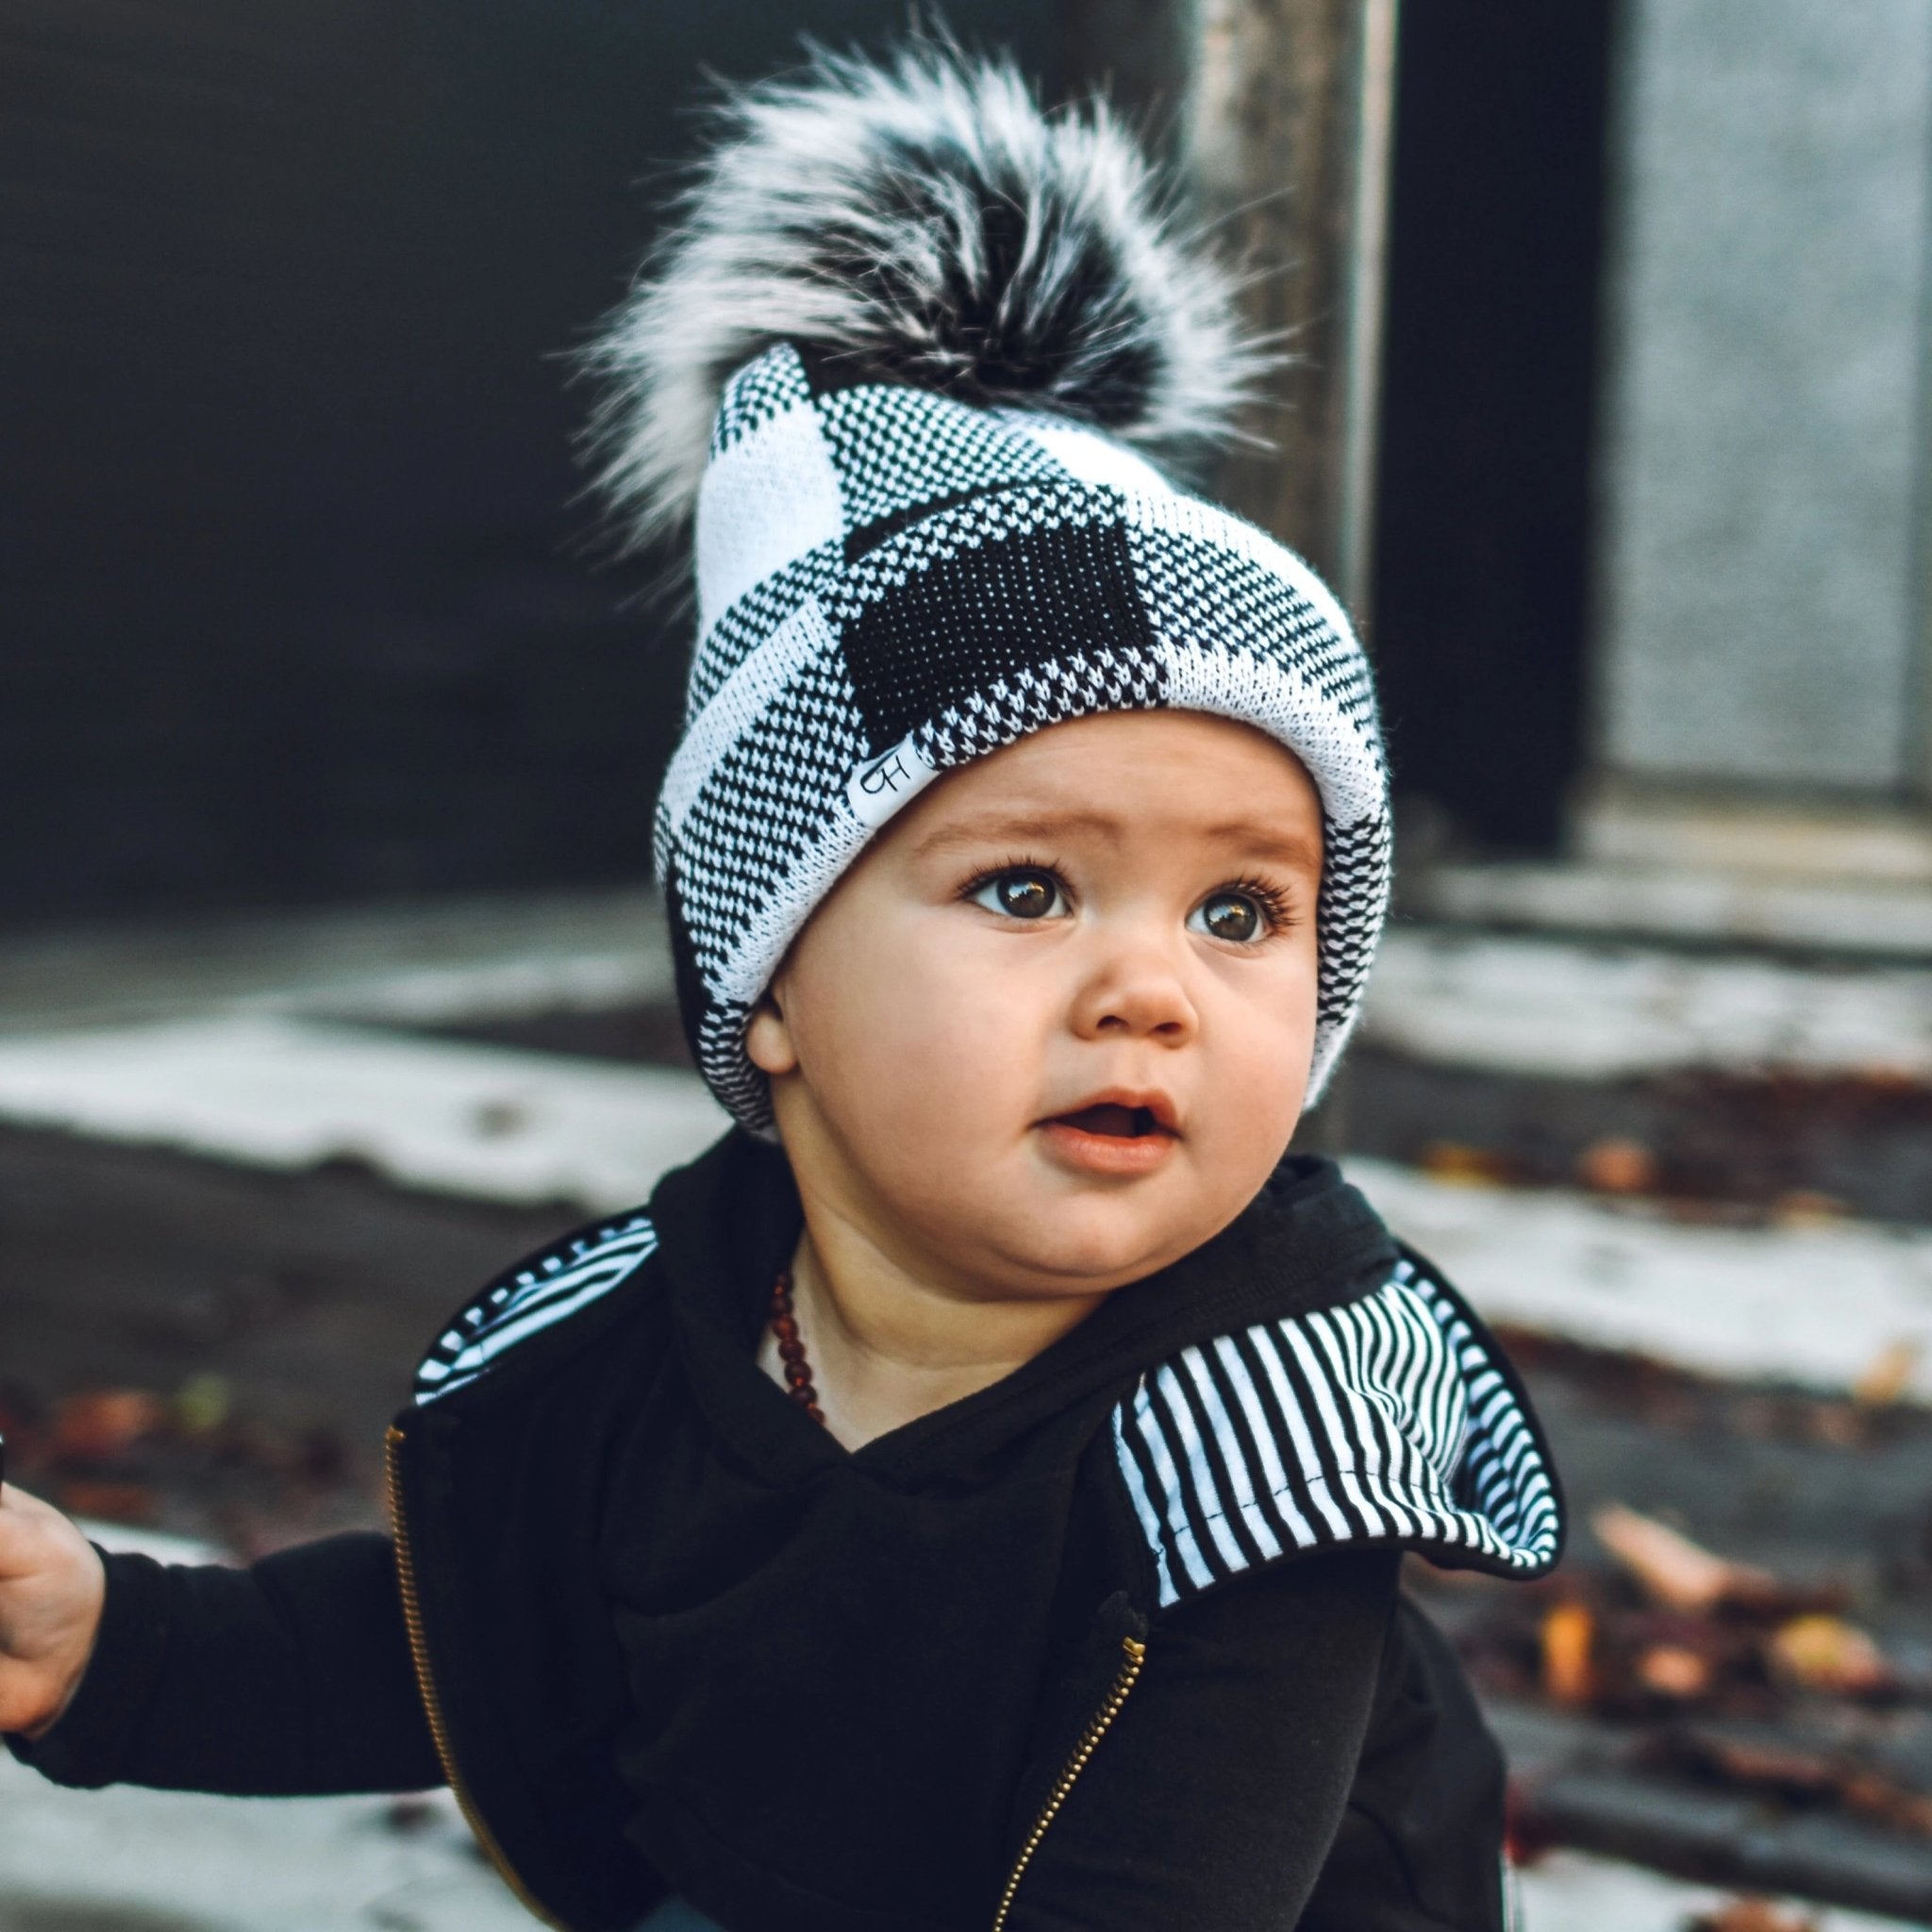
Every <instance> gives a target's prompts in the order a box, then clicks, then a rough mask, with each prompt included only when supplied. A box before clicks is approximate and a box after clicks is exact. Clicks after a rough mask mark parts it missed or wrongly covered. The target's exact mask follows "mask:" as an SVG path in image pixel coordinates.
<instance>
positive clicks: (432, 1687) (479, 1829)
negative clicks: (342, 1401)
mask: <svg viewBox="0 0 1932 1932" xmlns="http://www.w3.org/2000/svg"><path fill="white" fill-rule="evenodd" d="M402 1441H403V1432H402V1430H401V1429H399V1428H397V1427H396V1426H395V1425H394V1424H391V1425H390V1429H389V1433H388V1435H386V1436H385V1437H384V1438H383V1444H382V1451H383V1454H382V1463H383V1474H384V1478H385V1482H386V1486H387V1489H388V1491H389V1520H390V1529H391V1535H392V1536H393V1538H394V1541H395V1549H396V1578H397V1580H398V1581H399V1582H400V1583H401V1585H402V1587H403V1622H404V1624H405V1625H406V1626H407V1627H408V1632H409V1655H410V1657H412V1658H413V1659H414V1660H415V1665H416V1688H417V1689H418V1691H421V1693H422V1697H423V1710H424V1714H425V1716H426V1717H427V1718H428V1720H429V1735H430V1737H431V1738H432V1739H433V1740H435V1743H436V1755H437V1757H439V1758H440V1759H441V1763H442V1774H443V1776H444V1777H445V1778H447V1779H448V1780H449V1788H450V1790H452V1791H454V1792H455V1793H456V1800H457V1804H458V1807H460V1808H461V1811H462V1814H463V1818H464V1821H465V1822H466V1823H467V1824H468V1825H469V1827H470V1829H471V1831H472V1832H474V1833H475V1838H476V1842H477V1843H478V1844H479V1845H481V1846H482V1847H483V1850H484V1852H485V1854H486V1855H487V1856H488V1857H489V1859H490V1862H491V1864H492V1865H494V1866H495V1867H496V1871H497V1875H498V1876H499V1877H501V1878H502V1880H503V1882H504V1883H505V1884H506V1885H508V1887H509V1889H510V1890H512V1891H513V1892H515V1893H516V1895H517V1898H518V1900H519V1902H520V1903H521V1904H522V1905H523V1906H524V1907H525V1909H526V1910H527V1911H529V1912H531V1913H533V1914H535V1916H536V1917H538V1918H539V1919H541V1920H542V1922H543V1923H544V1924H546V1925H554V1926H555V1927H556V1928H557V1932H570V1928H569V1927H568V1926H566V1925H565V1924H564V1923H563V1921H562V1920H561V1919H559V1918H558V1917H557V1916H556V1915H555V1914H554V1913H553V1912H551V1911H549V1910H547V1909H546V1908H545V1907H542V1906H541V1905H539V1904H538V1902H537V1901H536V1899H535V1898H533V1897H532V1896H531V1894H530V1890H529V1888H528V1887H527V1886H526V1885H525V1883H524V1881H523V1879H522V1878H521V1877H519V1876H518V1875H517V1871H516V1868H515V1867H514V1866H513V1865H512V1864H511V1863H510V1861H509V1860H508V1858H507V1857H505V1856H504V1852H503V1847H502V1846H501V1845H500V1844H498V1843H497V1841H496V1834H495V1833H494V1832H492V1831H491V1829H490V1827H489V1825H487V1824H485V1823H484V1822H483V1814H482V1813H481V1812H480V1811H479V1810H478V1809H477V1808H476V1804H475V1799H473V1798H472V1797H471V1795H470V1791H469V1787H468V1786H467V1785H465V1784H464V1783H463V1780H462V1776H461V1774H459V1773H458V1770H457V1758H456V1753H455V1752H454V1751H453V1750H452V1749H451V1748H450V1741H449V1726H448V1724H446V1723H445V1722H444V1721H443V1715H442V1701H441V1698H440V1697H439V1696H438V1695H437V1692H436V1680H435V1678H434V1677H432V1676H431V1675H430V1674H429V1641H428V1639H427V1638H426V1637H425V1634H424V1629H423V1606H422V1603H421V1601H420V1599H419V1598H418V1596H417V1593H416V1558H415V1555H414V1552H413V1551H411V1549H410V1547H409V1531H408V1519H407V1516H406V1514H405V1511H404V1508H403V1475H402V1465H401V1460H400V1452H401V1449H402Z"/></svg>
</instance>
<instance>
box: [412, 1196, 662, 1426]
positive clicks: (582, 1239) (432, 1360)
mask: <svg viewBox="0 0 1932 1932" xmlns="http://www.w3.org/2000/svg"><path fill="white" fill-rule="evenodd" d="M657 1252H658V1230H657V1228H656V1227H655V1226H653V1225H652V1224H651V1221H650V1218H649V1217H648V1216H647V1215H643V1214H632V1215H627V1216H625V1218H624V1219H623V1220H621V1221H617V1222H613V1223H612V1224H610V1225H608V1226H607V1227H601V1228H598V1229H597V1230H596V1231H595V1232H593V1233H591V1234H588V1235H579V1236H575V1237H573V1238H572V1239H571V1240H569V1241H564V1242H563V1243H561V1244H560V1245H558V1247H555V1248H552V1249H550V1250H549V1251H548V1252H547V1253H545V1254H542V1255H540V1256H538V1257H537V1258H536V1259H535V1260H533V1261H531V1262H530V1263H529V1264H528V1265H526V1266H524V1267H521V1268H519V1269H517V1270H516V1271H515V1273H513V1274H509V1275H507V1276H505V1277H504V1278H503V1279H502V1280H499V1281H494V1282H492V1283H491V1285H490V1286H489V1287H488V1288H486V1289H485V1290H484V1291H483V1292H482V1293H481V1294H479V1295H478V1296H477V1297H476V1298H475V1301H473V1302H471V1303H470V1304H469V1305H468V1306H467V1307H463V1308H461V1309H459V1310H458V1313H457V1315H456V1317H455V1319H454V1320H453V1321H452V1322H451V1323H450V1324H449V1326H448V1327H447V1328H445V1329H444V1330H443V1332H442V1333H441V1335H440V1336H438V1338H437V1340H436V1343H435V1346H434V1347H432V1348H431V1349H430V1351H429V1353H428V1354H427V1355H426V1356H425V1357H424V1358H423V1360H422V1362H421V1363H420V1364H419V1366H418V1367H417V1370H416V1386H415V1399H416V1402H417V1404H418V1405H419V1406H421V1405H422V1404H424V1403H429V1402H434V1401H435V1400H436V1399H437V1398H438V1397H439V1396H442V1395H448V1394H450V1393H451V1392H452V1391H455V1390H458V1389H461V1388H463V1387H465V1386H466V1385H467V1384H469V1383H471V1382H474V1381H475V1379H476V1377H477V1376H478V1375H480V1374H484V1373H485V1372H486V1371H487V1370H488V1369H489V1368H490V1366H491V1363H492V1362H494V1361H495V1360H496V1359H497V1357H499V1356H501V1355H502V1353H503V1352H504V1351H505V1350H506V1349H508V1348H512V1347H514V1346H515V1345H516V1344H517V1343H518V1342H520V1341H528V1340H529V1339H530V1338H531V1337H532V1336H533V1335H540V1334H541V1333H542V1332H543V1330H544V1329H546V1328H549V1327H552V1326H554V1325H555V1324H557V1323H558V1322H561V1321H563V1320H564V1319H565V1318H566V1317H568V1316H571V1315H575V1314H577V1313H579V1312H580V1311H581V1310H583V1309H585V1308H587V1307H590V1306H591V1303H592V1302H596V1301H601V1300H602V1299H603V1298H604V1297H605V1296H606V1295H607V1294H608V1293H609V1292H610V1291H611V1290H612V1289H614V1288H621V1287H622V1286H623V1285H624V1284H625V1282H626V1281H628V1280H629V1279H630V1277H631V1276H632V1275H633V1274H636V1273H637V1271H638V1270H639V1269H640V1268H641V1267H642V1266H643V1264H644V1263H645V1262H646V1261H648V1260H649V1259H650V1258H651V1257H652V1256H653V1255H655V1254H656V1253H657Z"/></svg>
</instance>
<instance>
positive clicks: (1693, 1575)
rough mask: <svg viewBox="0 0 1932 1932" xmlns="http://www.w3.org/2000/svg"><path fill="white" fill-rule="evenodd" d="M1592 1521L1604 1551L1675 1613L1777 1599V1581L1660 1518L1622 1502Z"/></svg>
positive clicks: (1610, 1505)
mask: <svg viewBox="0 0 1932 1932" xmlns="http://www.w3.org/2000/svg"><path fill="white" fill-rule="evenodd" d="M1590 1521H1591V1528H1593V1529H1594V1530H1595V1531H1596V1533H1597V1538H1598V1540H1599V1541H1601V1542H1602V1544H1603V1546H1604V1547H1605V1549H1607V1550H1608V1551H1609V1553H1610V1554H1611V1556H1613V1557H1616V1558H1617V1560H1618V1561H1619V1562H1620V1563H1622V1564H1623V1565H1624V1568H1625V1569H1627V1570H1628V1571H1629V1572H1630V1573H1631V1574H1632V1575H1634V1576H1635V1577H1636V1578H1637V1580H1638V1582H1639V1583H1641V1585H1642V1586H1643V1588H1644V1590H1645V1591H1648V1592H1649V1594H1650V1595H1651V1596H1652V1597H1654V1598H1655V1599H1656V1600H1657V1602H1658V1603H1660V1604H1664V1605H1666V1606H1668V1607H1670V1608H1671V1609H1674V1610H1693V1611H1703V1610H1710V1609H1715V1608H1716V1607H1717V1606H1718V1605H1720V1604H1726V1603H1731V1604H1751V1603H1760V1604H1761V1603H1764V1602H1767V1601H1770V1600H1773V1599H1774V1598H1775V1597H1776V1596H1777V1594H1778V1590H1777V1583H1776V1581H1775V1579H1774V1577H1772V1576H1771V1575H1769V1574H1767V1573H1766V1572H1764V1571H1762V1570H1754V1569H1752V1568H1751V1567H1749V1566H1748V1565H1747V1564H1743V1563H1733V1562H1730V1561H1729V1560H1728V1559H1726V1558H1725V1557H1719V1556H1715V1555H1713V1554H1712V1553H1711V1552H1710V1551H1709V1550H1707V1549H1706V1548H1704V1547H1703V1545H1702V1544H1700V1543H1694V1542H1692V1541H1691V1539H1690V1538H1689V1537H1687V1536H1683V1535H1680V1534H1679V1533H1678V1532H1677V1531H1676V1530H1674V1529H1672V1528H1671V1527H1669V1525H1668V1524H1662V1523H1659V1522H1657V1519H1656V1518H1655V1517H1651V1516H1641V1515H1639V1514H1638V1512H1637V1511H1636V1510H1635V1509H1630V1508H1626V1507H1624V1505H1623V1504H1622V1503H1607V1504H1605V1505H1604V1507H1602V1508H1601V1509H1599V1510H1598V1511H1597V1512H1596V1513H1595V1515H1593V1516H1592V1517H1591V1519H1590Z"/></svg>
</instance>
